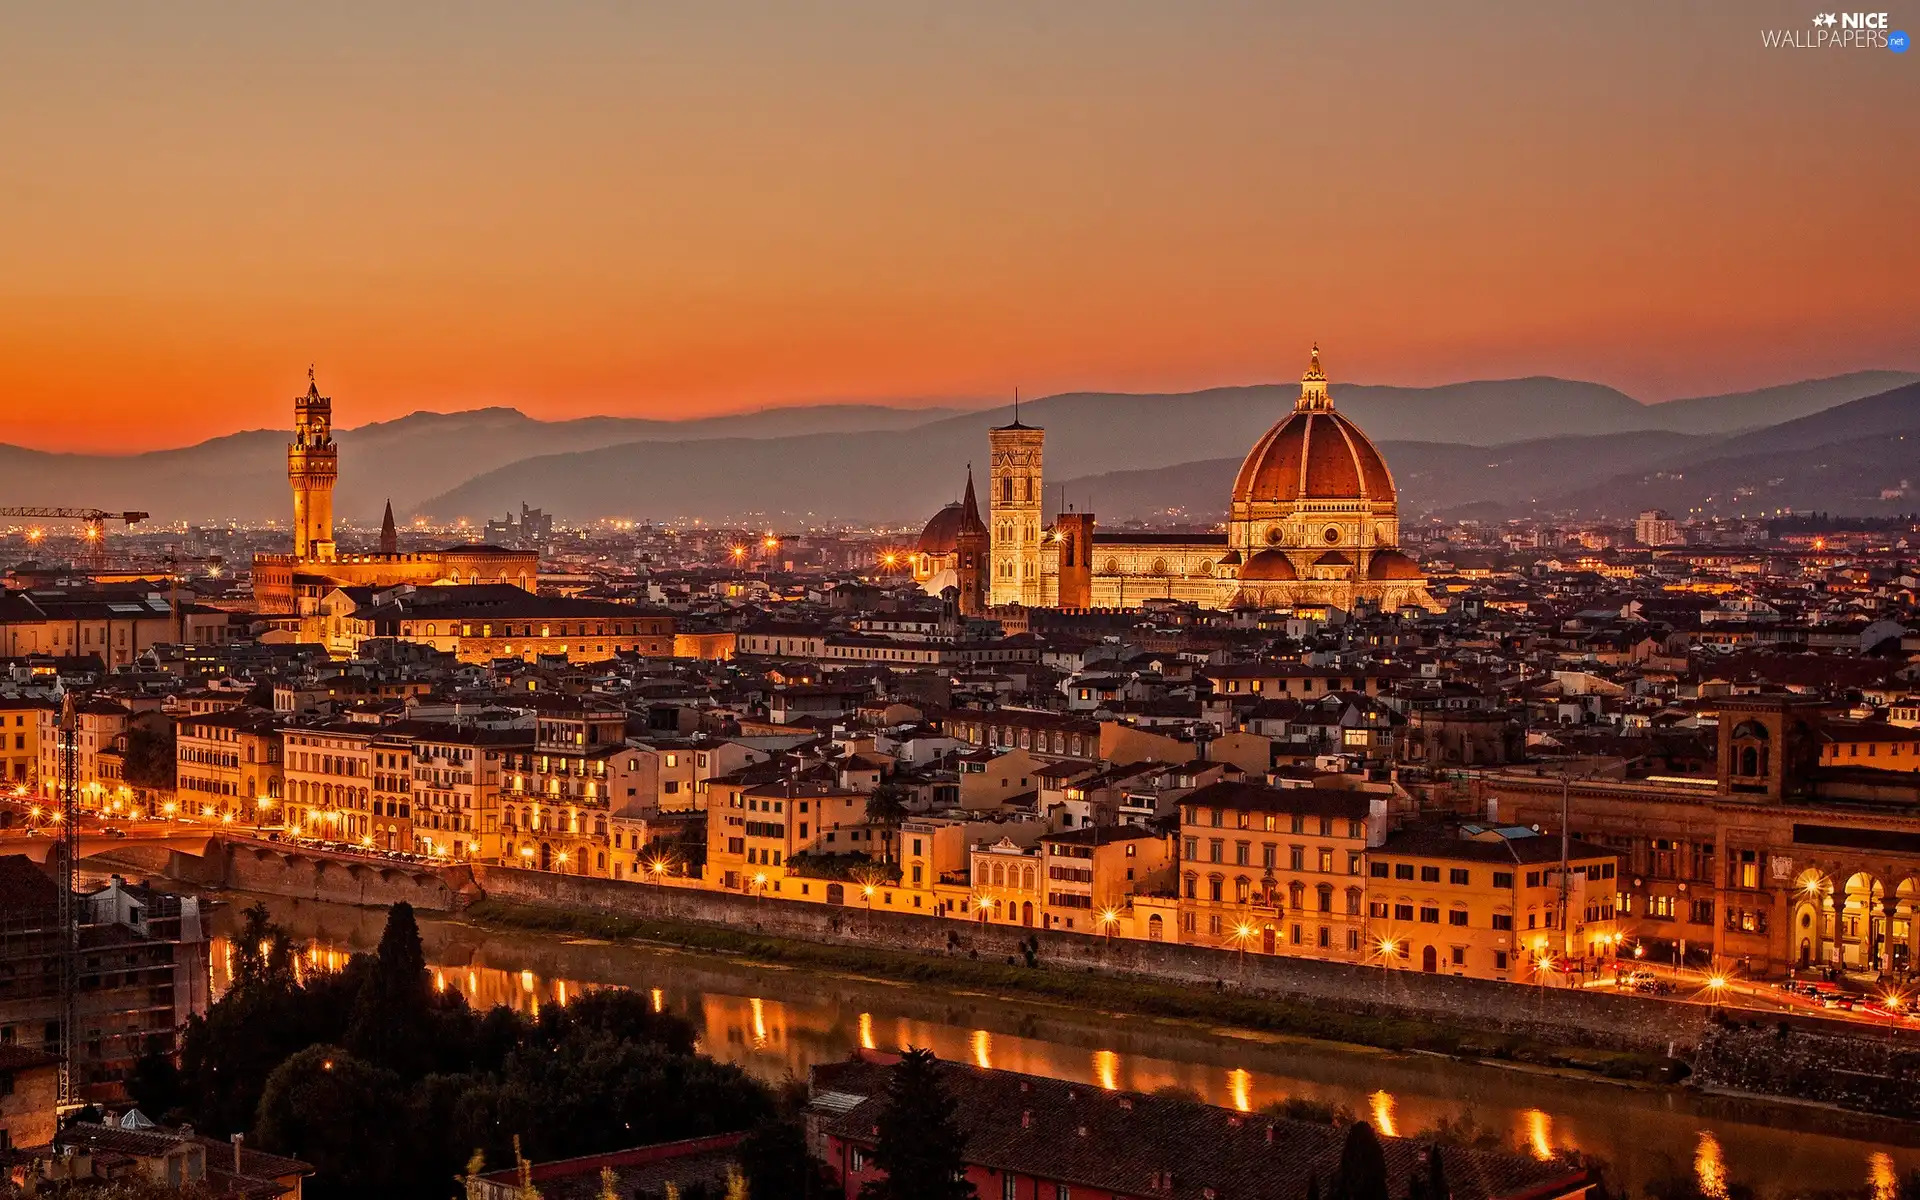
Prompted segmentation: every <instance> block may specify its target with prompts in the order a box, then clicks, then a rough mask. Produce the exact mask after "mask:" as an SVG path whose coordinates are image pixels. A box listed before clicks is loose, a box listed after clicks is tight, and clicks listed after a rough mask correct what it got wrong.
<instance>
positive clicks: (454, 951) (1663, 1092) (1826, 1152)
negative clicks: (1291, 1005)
mask: <svg viewBox="0 0 1920 1200" xmlns="http://www.w3.org/2000/svg"><path fill="white" fill-rule="evenodd" d="M226 899H228V900H231V901H233V903H231V904H229V905H226V906H223V907H220V908H218V909H217V910H216V912H215V914H214V917H213V929H214V932H215V934H216V940H215V942H214V947H213V974H214V983H215V990H216V992H217V991H218V990H219V989H220V987H221V986H222V985H223V983H224V980H225V978H226V966H227V956H228V955H229V953H230V947H229V944H228V943H227V941H226V938H227V936H228V935H229V934H231V933H232V932H234V931H235V930H236V928H237V927H238V924H239V920H240V912H239V909H240V906H241V905H243V904H246V903H250V902H251V901H252V898H251V897H240V896H234V895H228V896H227V897H226ZM261 899H262V900H264V901H265V902H266V904H267V906H268V907H269V908H270V909H271V910H272V911H273V913H274V916H275V918H276V919H277V920H278V921H279V922H280V923H281V924H282V925H284V926H285V927H286V928H287V929H288V930H289V931H290V932H291V933H292V934H293V936H294V937H295V939H296V940H297V941H298V942H299V943H300V944H301V945H302V947H303V951H304V955H305V958H306V961H308V962H310V963H311V964H313V965H315V966H320V967H330V966H338V965H340V964H341V963H343V962H344V961H345V958H346V956H347V955H349V954H351V953H353V952H355V951H361V950H372V949H373V948H374V947H375V946H377V945H378V944H379V940H380V932H381V928H382V926H383V924H384V922H385V917H386V914H385V913H384V912H382V911H379V910H371V909H359V908H352V907H347V906H342V905H330V904H319V903H313V902H308V901H297V900H286V899H280V898H272V897H261ZM421 938H422V941H423V942H424V943H425V949H426V955H427V962H428V963H429V964H430V965H431V967H432V969H433V972H434V981H435V984H436V986H438V987H441V988H451V989H454V990H457V991H459V992H461V993H462V994H463V995H465V996H466V997H467V999H468V1000H469V1002H471V1003H473V1004H475V1005H477V1006H491V1005H495V1004H506V1005H509V1006H511V1007H513V1008H516V1009H522V1010H537V1009H538V1007H539V1006H540V1005H542V1004H552V1003H564V1002H565V1001H566V999H567V997H569V996H572V995H577V994H578V993H579V992H580V991H581V990H582V989H585V988H592V987H603V986H609V985H611V986H619V987H628V988H633V989H635V990H638V991H644V992H647V993H648V994H649V995H650V996H651V997H652V999H653V1002H654V1004H655V1005H656V1006H657V1007H660V1008H664V1009H670V1010H672V1011H673V1012H676V1013H679V1014H681V1015H683V1016H685V1017H686V1018H687V1019H688V1020H690V1021H691V1022H692V1023H693V1025H694V1028H695V1029H696V1030H697V1031H698V1032H699V1038H700V1047H701V1049H702V1050H703V1051H704V1052H705V1053H707V1054H710V1055H712V1056H714V1057H715V1058H719V1059H723V1060H725V1061H728V1062H733V1063H738V1064H739V1065H740V1066H741V1067H742V1068H744V1069H745V1070H747V1071H748V1072H750V1073H752V1074H753V1075H755V1076H757V1077H759V1078H762V1079H765V1080H768V1081H772V1082H777V1081H779V1080H780V1079H782V1078H784V1077H785V1076H787V1075H788V1074H789V1073H791V1074H793V1075H797V1076H801V1077H804V1076H805V1075H806V1071H807V1068H808V1067H810V1066H812V1065H813V1064H815V1063H822V1062H833V1061H837V1060H839V1059H843V1058H845V1057H846V1056H847V1054H848V1053H849V1052H851V1051H852V1050H853V1049H855V1048H856V1047H862V1046H864V1047H867V1048H869V1049H892V1048H895V1047H899V1046H908V1045H911V1046H927V1047H931V1048H932V1049H933V1050H934V1051H935V1052H936V1053H937V1054H939V1055H940V1056H941V1057H942V1058H952V1059H961V1060H964V1061H967V1062H973V1063H977V1064H979V1065H981V1066H991V1067H997V1068H1001V1069H1004V1070H1012V1071H1023V1072H1027V1073H1030V1074H1035V1075H1046V1076H1052V1077H1055V1078H1060V1079H1071V1080H1076V1081H1079V1082H1083V1083H1087V1084H1090V1085H1095V1086H1099V1087H1103V1088H1123V1089H1129V1090H1136V1091H1152V1090H1154V1089H1157V1088H1162V1087H1170V1086H1171V1087H1179V1088H1184V1089H1187V1090H1189V1091H1191V1092H1194V1093H1197V1094H1198V1095H1200V1096H1201V1097H1203V1098H1204V1099H1206V1100H1207V1101H1208V1102H1210V1103H1213V1104H1220V1105H1227V1106H1231V1107H1235V1108H1238V1109H1241V1110H1242V1111H1249V1110H1253V1109H1258V1108H1260V1107H1261V1106H1262V1105H1265V1104H1268V1103H1271V1102H1273V1101H1276V1100H1280V1099H1284V1098H1286V1097H1290V1096H1303V1097H1308V1098H1311V1099H1315V1100H1321V1101H1330V1102H1333V1103H1337V1104H1341V1105H1345V1106H1347V1107H1348V1108H1350V1109H1352V1110H1353V1111H1354V1112H1356V1113H1358V1114H1359V1115H1362V1116H1365V1117H1368V1118H1370V1119H1371V1120H1373V1122H1374V1124H1375V1125H1376V1127H1377V1128H1379V1129H1380V1130H1381V1131H1382V1132H1386V1133H1397V1134H1401V1135H1410V1134H1417V1133H1419V1132H1420V1131H1422V1130H1425V1129H1429V1128H1432V1127H1433V1126H1434V1125H1435V1124H1436V1123H1438V1122H1440V1121H1443V1120H1453V1121H1458V1120H1459V1119H1460V1118H1461V1117H1462V1116H1463V1114H1464V1115H1467V1116H1470V1117H1471V1119H1472V1120H1473V1121H1474V1122H1475V1123H1477V1124H1478V1125H1479V1126H1481V1127H1483V1128H1487V1129H1491V1130H1494V1131H1496V1132H1498V1133H1500V1134H1501V1135H1503V1136H1505V1137H1506V1138H1508V1139H1509V1140H1510V1141H1511V1142H1512V1144H1513V1145H1514V1146H1515V1147H1516V1148H1518V1149H1520V1150H1521V1151H1523V1152H1527V1153H1532V1154H1536V1155H1540V1156H1543V1157H1544V1156H1547V1155H1551V1154H1555V1153H1558V1152H1562V1151H1574V1150H1577V1151H1581V1152H1584V1153H1587V1154H1590V1155H1594V1156H1596V1157H1598V1158H1600V1159H1603V1160H1605V1161H1606V1162H1608V1163H1609V1164H1611V1166H1612V1168H1613V1170H1614V1172H1615V1173H1616V1177H1617V1178H1618V1180H1619V1181H1620V1182H1621V1183H1622V1184H1624V1185H1626V1189H1627V1190H1626V1194H1628V1195H1634V1196H1638V1195H1640V1194H1641V1192H1642V1188H1643V1185H1644V1184H1645V1183H1646V1182H1647V1181H1649V1180H1652V1179H1656V1178H1659V1177H1661V1176H1665V1175H1669V1174H1672V1173H1675V1172H1676V1171H1678V1172H1689V1173H1693V1174H1695V1175H1696V1176H1697V1177H1698V1178H1699V1180H1700V1182H1701V1184H1702V1186H1703V1190H1704V1191H1705V1193H1706V1194H1707V1195H1709V1196H1711V1195H1715V1194H1716V1193H1718V1194H1721V1195H1724V1194H1725V1191H1726V1188H1727V1186H1728V1185H1730V1184H1746V1185H1749V1186H1753V1187H1755V1188H1756V1189H1757V1190H1758V1193H1759V1195H1761V1196H1762V1197H1774V1196H1780V1195H1783V1194H1786V1193H1787V1192H1789V1191H1797V1190H1800V1189H1811V1188H1819V1189H1841V1188H1858V1189H1866V1190H1869V1193H1870V1194H1872V1195H1874V1196H1876V1198H1878V1197H1886V1198H1887V1200H1892V1197H1893V1195H1894V1194H1895V1193H1894V1181H1895V1179H1896V1178H1897V1177H1898V1176H1899V1175H1901V1174H1904V1173H1905V1172H1907V1171H1908V1170H1911V1169H1914V1168H1916V1167H1920V1126H1916V1125H1909V1124H1906V1123H1901V1122H1892V1121H1881V1120H1877V1119H1872V1118H1866V1117H1856V1116H1852V1115H1849V1114H1844V1113H1838V1112H1834V1111H1832V1110H1828V1109H1822V1108H1814V1107H1802V1106H1787V1105H1779V1104H1771V1103H1765V1102H1758V1101H1747V1100H1742V1099H1737V1098H1731V1097H1715V1096H1703V1095H1698V1094H1695V1093H1692V1092H1689V1091H1685V1090H1675V1089H1652V1088H1629V1087H1622V1086H1617V1085H1614V1084H1610V1083H1605V1082H1600V1081H1595V1080H1591V1079H1584V1078H1577V1077H1571V1078H1570V1077H1566V1076H1561V1075H1556V1074H1547V1073H1536V1072H1523V1071H1517V1070H1503V1069H1500V1068H1495V1067H1486V1066H1479V1065H1474V1064H1467V1063H1459V1062H1454V1061H1452V1060H1449V1059H1445V1058H1439V1057H1435V1056H1429V1055H1419V1054H1392V1053H1385V1052H1378V1051H1370V1050H1365V1049H1357V1048H1348V1047H1342V1046H1333V1045H1327V1044H1324V1043H1306V1042H1299V1041H1290V1040H1283V1039H1276V1038H1272V1037H1267V1036H1254V1035H1246V1036H1241V1035H1236V1034H1232V1033H1227V1032H1221V1031H1212V1030H1207V1029H1203V1028H1198V1027H1195V1026H1192V1025H1188V1024H1184V1023H1174V1022H1168V1021H1162V1020H1158V1019H1154V1018H1144V1017H1129V1016H1126V1015H1124V1014H1111V1013H1099V1012H1089V1011H1082V1010H1076V1009H1071V1008H1063V1007H1060V1006H1056V1005H1046V1004H1038V1003H1034V1002H1031V1001H1026V1000H1021V999H1013V998H1006V997H1001V996H993V995H986V994H980V993H960V992H950V991H946V990H942V989H939V988H932V987H928V986H926V985H919V984H895V983H889V982H882V981H874V980H865V979H848V978H843V977H839V976H823V975H819V974H815V973H812V972H806V971H797V970H792V969H786V968H780V967H771V966H762V965H758V964H752V963H743V962H739V961H735V960H731V959H725V958H717V957H713V956H709V955H702V954H692V953H683V952H679V951H673V950H655V949H647V948H637V947H632V946H615V945H609V944H607V943H603V942H595V941H591V940H586V939H574V938H566V937H562V936H557V935H545V934H536V933H523V932H517V931H495V930H488V929H481V928H478V927H476V926H473V925H470V924H466V923H464V922H461V921H458V920H455V919H449V918H445V917H441V916H437V915H434V914H425V915H423V917H422V921H421Z"/></svg>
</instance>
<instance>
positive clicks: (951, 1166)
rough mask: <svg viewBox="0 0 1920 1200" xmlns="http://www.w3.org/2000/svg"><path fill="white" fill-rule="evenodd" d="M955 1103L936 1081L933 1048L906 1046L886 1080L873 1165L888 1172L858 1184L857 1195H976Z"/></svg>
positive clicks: (961, 1199) (938, 1198) (885, 1198)
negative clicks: (968, 1175)
mask: <svg viewBox="0 0 1920 1200" xmlns="http://www.w3.org/2000/svg"><path fill="white" fill-rule="evenodd" d="M957 1107H958V1106H957V1105H956V1104H955V1102H954V1099H953V1096H952V1095H951V1094H950V1093H949V1092H948V1091H947V1089H946V1085H945V1084H943V1083H942V1082H941V1081H940V1060H939V1059H937V1058H935V1057H934V1055H933V1051H931V1050H909V1051H907V1052H906V1053H905V1054H904V1055H902V1056H901V1058H900V1061H899V1063H897V1064H896V1065H895V1066H894V1068H893V1072H892V1074H891V1076H890V1077H889V1078H888V1080H887V1104H886V1107H885V1108H884V1109H882V1110H881V1112H880V1119H879V1121H878V1125H879V1127H880V1135H879V1139H878V1141H877V1142H876V1143H875V1145H874V1150H873V1161H874V1165H875V1166H877V1167H879V1168H880V1169H881V1170H882V1171H885V1172H886V1173H887V1177H886V1178H885V1179H879V1180H875V1181H873V1182H872V1183H869V1184H867V1185H866V1186H865V1187H863V1188H861V1189H860V1198H861V1200H978V1197H979V1193H978V1192H976V1191H975V1190H974V1187H973V1184H972V1183H970V1182H968V1180H967V1178H966V1175H965V1173H964V1172H965V1171H966V1161H965V1159H964V1158H963V1157H962V1153H963V1152H964V1151H965V1149H966V1136H965V1135H964V1134H963V1133H961V1131H960V1126H959V1122H958V1121H956V1120H955V1117H954V1113H955V1110H956V1108H957Z"/></svg>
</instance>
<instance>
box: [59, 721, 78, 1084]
mask: <svg viewBox="0 0 1920 1200" xmlns="http://www.w3.org/2000/svg"><path fill="white" fill-rule="evenodd" d="M55 728H56V733H57V736H58V738H59V747H60V846H59V851H58V861H57V863H56V864H55V865H56V870H57V874H58V877H59V886H60V1075H59V1084H58V1092H59V1103H61V1104H63V1105H66V1104H75V1103H77V1102H78V1101H77V1100H76V1099H75V1097H76V1095H77V1094H78V1092H79V1088H78V1086H77V1083H78V1080H77V1078H76V1075H77V1072H75V1070H74V1064H73V1048H74V1041H75V1039H74V1024H75V1022H76V1021H77V1019H78V1017H79V996H80V912H79V908H78V906H77V905H76V903H75V897H74V894H73V885H74V876H75V874H76V873H77V868H78V866H79V862H80V782H79V775H80V762H79V741H80V717H79V714H78V705H76V704H75V703H74V695H73V693H72V692H68V693H67V694H66V695H65V696H64V697H62V699H61V703H60V720H59V723H58V724H57V726H56V727H55Z"/></svg>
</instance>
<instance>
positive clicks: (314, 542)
mask: <svg viewBox="0 0 1920 1200" xmlns="http://www.w3.org/2000/svg"><path fill="white" fill-rule="evenodd" d="M339 474H340V448H339V447H338V446H336V445H335V444H334V441H333V400H332V399H331V398H330V397H327V396H322V395H321V394H320V385H319V384H318V383H316V382H314V378H313V368H312V367H308V368H307V394H306V395H304V396H299V397H296V398H295V399H294V402H293V440H292V441H291V442H289V443H287V482H288V483H290V484H291V485H292V486H293V556H294V558H296V559H298V560H301V561H303V562H313V561H319V560H325V559H330V558H332V557H333V483H334V480H335V479H336V478H338V477H339Z"/></svg>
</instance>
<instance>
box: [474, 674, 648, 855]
mask: <svg viewBox="0 0 1920 1200" xmlns="http://www.w3.org/2000/svg"><path fill="white" fill-rule="evenodd" d="M536 709H537V711H536V713H535V721H534V730H533V745H532V747H531V748H530V749H527V750H524V751H513V752H509V753H506V754H505V755H504V756H503V758H502V760H501V767H502V776H501V787H502V793H501V797H500V807H501V819H500V842H501V845H500V858H501V861H503V862H509V861H511V862H516V863H518V864H519V865H521V866H526V867H534V868H538V869H539V870H542V871H564V872H568V873H571V874H575V875H597V876H600V877H602V878H611V877H612V867H611V865H610V863H609V861H608V857H607V856H608V847H609V845H610V844H611V832H610V829H609V827H608V824H607V818H608V816H609V814H610V811H611V808H612V802H613V797H614V796H615V795H620V796H621V797H622V798H623V799H624V796H625V791H626V788H627V786H628V783H627V780H628V774H627V763H628V761H629V756H628V755H627V753H626V751H627V746H626V727H627V713H626V710H625V709H624V708H621V707H620V706H619V705H617V704H613V703H610V702H604V701H599V700H596V699H594V698H592V697H583V698H574V697H564V696H561V697H548V698H543V699H542V700H540V701H539V702H538V704H537V706H536ZM482 830H483V832H484V821H483V822H482Z"/></svg>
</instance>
